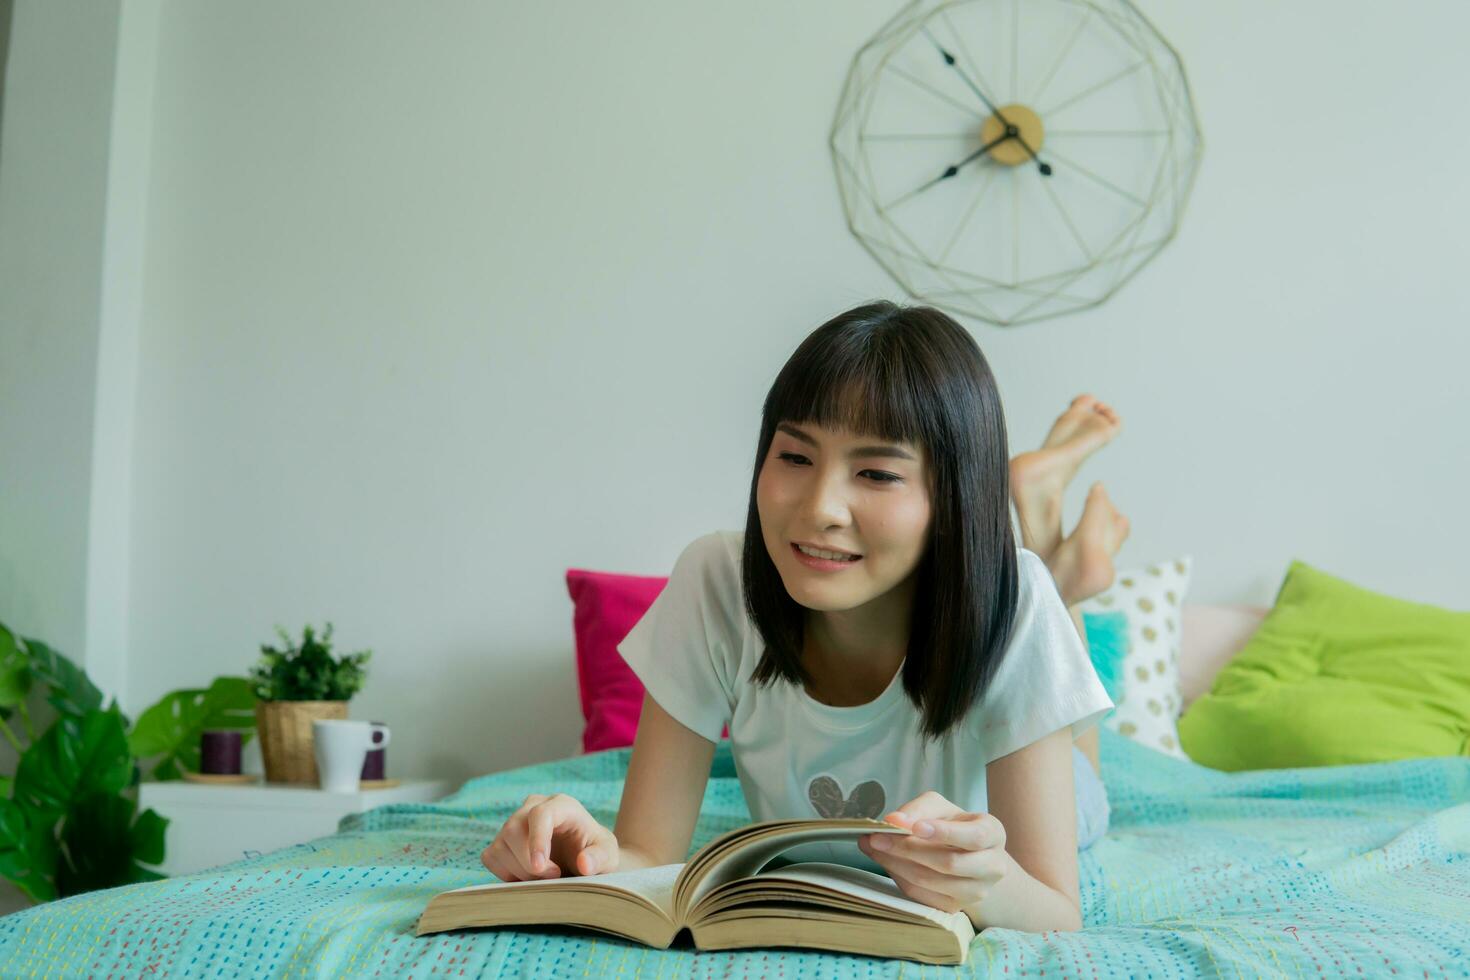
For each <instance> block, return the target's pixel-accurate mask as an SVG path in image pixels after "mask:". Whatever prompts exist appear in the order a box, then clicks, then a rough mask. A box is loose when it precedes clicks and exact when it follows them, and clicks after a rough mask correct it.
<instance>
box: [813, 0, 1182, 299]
mask: <svg viewBox="0 0 1470 980" xmlns="http://www.w3.org/2000/svg"><path fill="white" fill-rule="evenodd" d="M831 146H832V155H833V163H834V166H835V168H836V175H837V182H838V188H839V190H840V192H841V195H842V202H843V207H844V210H845V211H846V214H847V220H848V225H849V227H850V228H851V229H852V232H853V234H854V235H856V236H857V238H858V240H859V241H861V242H862V244H863V245H864V246H865V247H866V248H867V249H868V250H869V252H871V253H872V255H873V257H874V258H876V259H877V260H878V262H879V263H880V264H881V265H883V267H884V268H886V269H887V270H888V271H889V272H890V273H891V274H892V275H893V276H894V278H895V279H897V280H898V281H899V283H900V284H901V285H903V287H904V288H905V289H906V290H907V291H908V292H909V293H910V294H911V295H913V296H914V297H916V298H918V299H920V300H923V301H925V302H928V303H931V304H932V305H934V306H938V307H941V308H945V309H949V310H952V311H954V312H958V313H963V314H967V315H970V316H974V317H978V318H980V319H983V320H988V321H990V322H992V323H997V324H1015V323H1026V322H1030V321H1033V320H1039V319H1044V318H1046V317H1051V316H1056V315H1059V314H1062V313H1068V312H1072V311H1075V310H1078V309H1083V308H1086V307H1089V306H1092V305H1094V304H1096V303H1098V302H1101V301H1102V300H1103V299H1105V298H1107V297H1108V296H1110V295H1112V293H1113V292H1115V291H1116V290H1117V289H1118V288H1119V287H1120V286H1121V285H1122V284H1123V283H1124V282H1126V281H1128V279H1130V278H1131V277H1132V276H1133V274H1134V273H1135V272H1137V271H1138V269H1139V268H1140V267H1142V266H1143V265H1144V264H1145V263H1146V262H1148V261H1149V259H1151V258H1152V257H1153V256H1154V255H1155V254H1156V253H1157V252H1158V251H1159V249H1160V248H1162V247H1163V245H1164V244H1165V243H1166V242H1167V241H1168V240H1169V239H1170V238H1171V237H1172V236H1173V234H1174V231H1175V229H1176V228H1177V226H1178V222H1179V217H1180V213H1181V211H1182V209H1183V207H1184V203H1185V200H1186V199H1187V197H1188V194H1189V189H1190V186H1191V184H1192V183H1193V178H1194V173H1195V170H1196V169H1197V166H1198V161H1199V154H1200V150H1201V146H1202V144H1201V140H1200V134H1199V126H1198V121H1197V120H1196V118H1195V113H1194V108H1193V105H1192V103H1191V101H1190V96H1189V89H1188V84H1187V82H1186V81H1185V78H1184V69H1183V66H1182V64H1181V63H1180V61H1179V58H1178V56H1177V54H1175V52H1174V51H1173V49H1172V48H1170V47H1169V45H1168V44H1167V43H1166V42H1165V41H1164V40H1163V38H1162V37H1161V36H1160V35H1159V34H1158V32H1157V31H1156V30H1155V29H1154V28H1153V26H1152V25H1151V24H1150V23H1149V22H1148V21H1147V20H1146V19H1145V18H1144V17H1143V15H1142V14H1141V13H1140V12H1139V11H1138V10H1137V9H1136V8H1135V7H1134V6H1133V5H1132V4H1131V3H1129V2H1127V0H952V2H942V3H941V2H934V0H918V2H915V3H911V4H909V5H908V6H907V7H905V8H904V10H902V11H901V12H900V13H899V14H898V16H896V17H895V18H894V19H893V20H892V21H890V22H889V23H888V24H887V25H885V26H884V27H883V28H882V29H881V30H880V31H879V32H878V33H877V34H876V35H875V36H874V37H873V38H872V39H871V40H870V41H869V42H868V43H867V44H866V45H865V46H864V47H863V48H862V49H861V50H860V51H859V52H858V54H857V56H856V57H855V58H854V60H853V65H852V69H851V71H850V73H849V75H848V78H847V82H846V85H845V86H844V88H843V93H842V98H841V101H840V104H839V106H838V111H837V117H836V120H835V121H834V123H833V126H832V134H831Z"/></svg>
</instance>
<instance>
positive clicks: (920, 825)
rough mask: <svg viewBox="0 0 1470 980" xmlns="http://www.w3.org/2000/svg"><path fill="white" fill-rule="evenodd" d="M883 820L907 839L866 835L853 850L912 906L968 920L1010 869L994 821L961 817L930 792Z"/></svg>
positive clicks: (982, 816)
mask: <svg viewBox="0 0 1470 980" xmlns="http://www.w3.org/2000/svg"><path fill="white" fill-rule="evenodd" d="M883 819H884V820H885V821H886V822H888V823H891V824H893V825H894V826H895V827H903V828H905V829H907V830H910V831H912V832H913V836H907V837H905V836H899V835H898V834H868V835H867V836H866V837H860V838H858V849H859V850H861V851H862V852H863V853H864V854H866V855H867V856H868V857H870V858H872V859H873V860H874V861H875V862H877V863H878V864H879V865H880V866H882V867H883V869H884V870H886V871H887V872H888V874H889V876H890V877H892V878H893V880H894V882H896V883H897V884H898V888H899V891H901V892H903V893H904V895H906V896H908V897H909V898H911V899H913V900H914V901H916V902H922V903H923V904H925V905H929V906H932V907H934V908H936V909H940V910H941V911H944V912H961V911H963V912H965V913H966V914H967V915H970V912H971V910H972V907H973V906H975V905H977V904H978V903H979V902H981V901H982V900H983V899H984V898H985V896H986V895H987V894H989V893H990V891H991V889H993V888H994V887H995V885H996V883H997V882H999V881H1000V880H1001V879H1002V878H1004V877H1005V876H1006V873H1007V872H1008V871H1009V869H1010V867H1011V857H1010V855H1009V854H1007V853H1006V829H1005V827H1003V826H1001V822H1000V821H999V820H997V819H996V818H995V817H993V816H991V815H990V814H988V813H966V812H965V811H964V810H961V809H960V808H959V807H957V806H955V805H954V804H953V803H951V802H950V801H949V800H946V799H945V798H944V797H942V796H940V795H939V794H938V793H935V792H933V791H930V792H928V793H925V794H923V795H922V796H919V797H917V798H915V799H913V800H911V801H909V802H908V803H905V804H904V805H903V806H901V807H899V808H898V809H897V810H896V811H894V812H893V813H890V814H888V815H887V816H886V817H884V818H883ZM974 918H975V917H974V915H970V919H971V920H973V919H974Z"/></svg>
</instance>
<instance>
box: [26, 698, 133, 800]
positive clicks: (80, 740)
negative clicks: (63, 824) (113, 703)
mask: <svg viewBox="0 0 1470 980" xmlns="http://www.w3.org/2000/svg"><path fill="white" fill-rule="evenodd" d="M133 771H134V766H133V755H132V753H131V752H130V751H128V737H127V734H126V732H125V730H124V728H123V717H122V713H121V712H120V711H118V710H117V709H116V708H110V709H108V710H107V711H101V710H99V709H96V708H93V709H91V710H90V711H88V712H86V714H84V715H82V717H80V718H71V717H68V716H66V715H62V716H60V717H58V718H57V719H56V721H54V722H53V723H52V724H51V727H50V728H48V729H46V732H45V734H44V735H42V736H41V737H40V738H39V739H37V740H36V743H35V744H34V745H32V746H31V747H30V748H29V749H27V750H26V752H25V754H24V755H22V756H21V757H20V764H19V765H18V766H16V770H15V787H14V795H13V797H12V798H13V799H14V800H15V802H17V803H20V804H21V805H22V806H26V807H28V808H30V809H31V810H34V811H38V812H39V813H49V814H52V815H53V816H54V817H60V816H62V815H63V814H66V813H68V812H69V811H71V810H72V809H73V808H74V807H76V806H77V804H78V803H79V802H80V801H82V800H84V799H87V798H88V797H92V796H95V795H96V794H98V793H110V794H117V793H121V792H122V791H123V790H124V789H125V788H127V787H128V786H130V785H132V782H133ZM31 823H32V824H37V823H38V821H37V820H36V819H35V815H34V814H33V815H32V819H31Z"/></svg>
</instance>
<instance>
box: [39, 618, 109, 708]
mask: <svg viewBox="0 0 1470 980" xmlns="http://www.w3.org/2000/svg"><path fill="white" fill-rule="evenodd" d="M25 645H26V650H27V651H28V652H29V653H30V669H31V675H32V677H33V679H34V680H38V681H41V682H42V683H44V684H47V685H48V686H50V688H51V694H50V696H49V697H48V698H47V699H46V700H47V701H49V702H50V703H51V706H52V707H53V708H55V709H56V710H57V712H58V713H60V714H63V715H70V716H71V717H73V718H80V717H81V716H82V715H84V714H86V713H87V712H88V711H91V710H92V709H93V708H100V707H102V692H101V691H99V690H97V686H96V685H95V684H93V683H92V681H91V680H90V679H89V678H88V677H87V675H86V674H85V673H83V672H82V670H81V668H80V667H78V666H77V665H76V664H74V663H72V662H71V661H70V660H68V659H67V658H66V657H64V656H62V655H61V654H59V653H57V652H56V651H55V650H53V649H51V648H50V647H49V646H47V645H46V644H44V643H42V642H41V641H40V640H35V639H32V638H31V637H29V636H28V637H26V638H25ZM124 723H126V719H124Z"/></svg>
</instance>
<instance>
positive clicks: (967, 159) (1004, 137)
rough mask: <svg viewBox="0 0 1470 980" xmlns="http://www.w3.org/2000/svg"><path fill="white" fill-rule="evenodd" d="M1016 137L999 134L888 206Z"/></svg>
mask: <svg viewBox="0 0 1470 980" xmlns="http://www.w3.org/2000/svg"><path fill="white" fill-rule="evenodd" d="M1015 138H1016V137H1015V136H1014V135H1012V134H1010V133H1005V134H1003V135H1001V136H997V137H996V138H995V139H993V140H991V141H990V142H989V143H986V144H985V145H984V146H982V147H980V149H978V150H976V151H975V152H974V153H971V154H970V155H969V156H967V157H965V158H964V159H963V160H961V161H960V162H959V163H954V164H950V165H949V166H948V167H945V168H944V173H942V174H940V175H939V176H938V177H935V178H934V179H933V180H931V181H929V182H928V183H927V184H922V185H920V186H918V187H915V188H914V189H913V190H911V191H909V192H908V193H907V194H905V195H904V196H903V197H900V198H899V199H898V200H896V201H894V202H893V203H892V204H889V205H888V207H890V208H891V207H893V206H894V205H897V204H901V203H903V202H904V201H907V200H908V199H909V198H911V197H913V196H914V195H915V194H917V193H919V192H920V191H927V190H928V189H929V188H931V187H933V186H934V185H935V184H937V183H939V182H940V181H941V180H948V179H949V178H951V177H953V176H954V175H955V174H957V173H959V172H960V168H961V167H963V166H964V165H965V164H967V163H969V162H970V161H971V160H974V159H975V158H976V157H979V156H983V155H984V154H986V153H989V152H990V151H991V150H993V149H995V148H996V147H997V146H999V145H1000V144H1002V143H1004V142H1005V141H1006V140H1009V139H1015Z"/></svg>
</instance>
